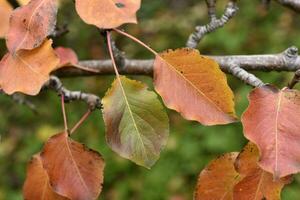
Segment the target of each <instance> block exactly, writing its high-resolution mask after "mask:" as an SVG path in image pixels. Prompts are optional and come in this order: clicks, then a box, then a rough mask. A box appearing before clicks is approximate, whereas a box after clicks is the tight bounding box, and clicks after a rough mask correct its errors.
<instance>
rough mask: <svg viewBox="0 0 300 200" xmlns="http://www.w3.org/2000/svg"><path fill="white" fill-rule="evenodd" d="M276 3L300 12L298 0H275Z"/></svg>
mask: <svg viewBox="0 0 300 200" xmlns="http://www.w3.org/2000/svg"><path fill="white" fill-rule="evenodd" d="M275 1H276V2H277V3H279V4H281V5H283V6H286V7H288V8H290V9H292V10H294V11H295V12H300V1H299V0H275Z"/></svg>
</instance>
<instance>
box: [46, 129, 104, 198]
mask: <svg viewBox="0 0 300 200" xmlns="http://www.w3.org/2000/svg"><path fill="white" fill-rule="evenodd" d="M41 157H42V162H43V166H44V168H45V170H46V171H47V174H48V176H49V180H50V182H51V185H52V187H53V189H54V191H55V192H56V193H58V194H60V195H63V196H66V197H68V198H70V199H77V200H86V199H89V200H93V199H97V198H98V196H99V194H100V192H101V190H102V183H103V170H104V161H103V159H102V157H101V155H100V154H99V153H97V152H96V151H93V150H91V149H88V148H86V147H85V146H84V145H82V144H80V143H78V142H75V141H73V140H72V139H71V138H69V137H68V134H66V133H60V134H57V135H55V136H53V137H51V138H50V139H49V140H48V142H47V143H46V144H45V146H44V149H43V152H42V153H41Z"/></svg>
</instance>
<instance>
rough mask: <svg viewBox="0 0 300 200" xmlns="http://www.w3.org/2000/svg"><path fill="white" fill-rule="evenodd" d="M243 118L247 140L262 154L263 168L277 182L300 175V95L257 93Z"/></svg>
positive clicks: (276, 91)
mask: <svg viewBox="0 0 300 200" xmlns="http://www.w3.org/2000/svg"><path fill="white" fill-rule="evenodd" d="M249 100H250V105H249V107H248V108H247V110H246V111H245V113H244V114H243V116H242V123H243V126H244V134H245V136H246V137H247V138H248V139H249V140H250V141H251V142H253V143H255V144H256V145H257V146H258V148H259V150H260V155H261V156H260V160H259V166H260V167H261V168H262V169H264V170H265V171H267V172H270V173H272V174H273V175H274V177H275V178H276V179H278V178H281V177H284V176H287V175H290V174H294V173H297V172H299V171H300V92H299V91H297V90H291V89H287V88H284V89H282V90H279V89H277V88H275V87H273V86H270V85H267V86H263V87H260V88H256V89H254V90H253V91H252V92H251V94H250V96H249Z"/></svg>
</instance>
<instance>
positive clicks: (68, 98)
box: [44, 76, 102, 111]
mask: <svg viewBox="0 0 300 200" xmlns="http://www.w3.org/2000/svg"><path fill="white" fill-rule="evenodd" d="M44 88H49V89H53V90H54V91H56V92H57V94H58V95H64V101H65V102H66V103H69V102H72V101H76V100H80V101H84V102H85V103H87V104H88V106H89V109H90V110H91V111H93V110H95V109H101V108H102V104H101V101H100V97H98V96H96V95H94V94H89V93H84V92H81V91H70V90H68V89H66V88H65V87H64V86H63V84H62V82H61V81H60V79H59V78H58V77H56V76H51V77H50V79H49V81H48V82H47V83H46V84H45V85H44Z"/></svg>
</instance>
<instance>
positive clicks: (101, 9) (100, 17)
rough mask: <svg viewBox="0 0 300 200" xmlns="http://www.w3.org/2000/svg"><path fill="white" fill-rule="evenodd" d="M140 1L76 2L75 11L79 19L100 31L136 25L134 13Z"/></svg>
mask: <svg viewBox="0 0 300 200" xmlns="http://www.w3.org/2000/svg"><path fill="white" fill-rule="evenodd" d="M140 6H141V0H89V1H87V0H76V10H77V13H78V14H79V16H80V17H81V19H82V20H83V21H84V22H85V23H87V24H92V25H95V26H97V27H98V28H102V29H110V28H116V27H118V26H121V25H122V24H124V23H137V19H136V12H137V11H138V9H139V8H140Z"/></svg>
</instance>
